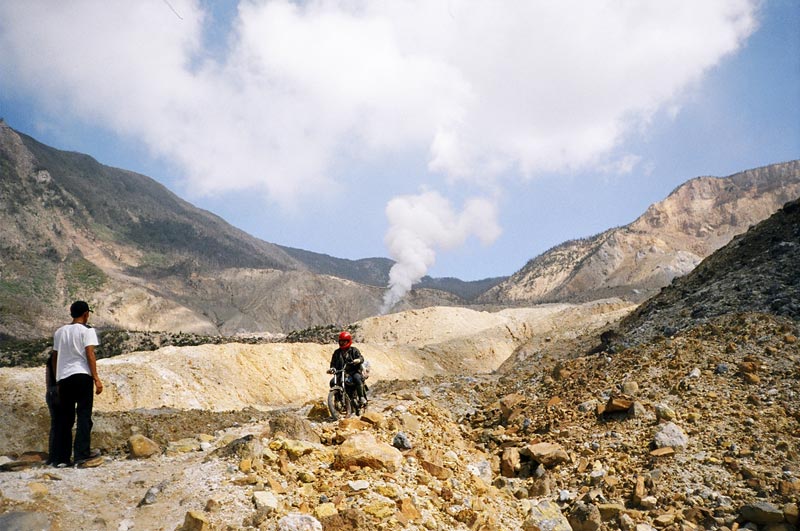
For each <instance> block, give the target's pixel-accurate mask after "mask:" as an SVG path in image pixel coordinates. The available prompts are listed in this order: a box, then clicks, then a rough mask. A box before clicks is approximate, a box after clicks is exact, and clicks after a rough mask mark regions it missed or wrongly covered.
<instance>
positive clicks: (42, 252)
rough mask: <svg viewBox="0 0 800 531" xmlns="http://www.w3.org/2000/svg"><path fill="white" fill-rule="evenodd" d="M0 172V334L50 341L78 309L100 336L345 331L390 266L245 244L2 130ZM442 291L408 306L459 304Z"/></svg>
mask: <svg viewBox="0 0 800 531" xmlns="http://www.w3.org/2000/svg"><path fill="white" fill-rule="evenodd" d="M0 175H1V176H2V178H0V271H2V273H0V274H1V275H2V276H0V334H5V335H9V336H15V337H38V336H40V335H47V334H50V333H51V332H52V329H53V327H54V326H55V325H57V324H58V323H60V322H62V321H63V319H64V315H65V314H66V310H65V308H66V307H67V306H68V305H69V303H70V301H72V300H74V299H75V298H83V299H86V300H88V301H90V302H91V303H92V304H93V306H94V307H95V309H96V312H95V317H96V319H95V323H96V324H97V325H99V326H101V327H112V328H127V329H142V330H170V331H176V332H177V331H191V332H198V333H225V334H230V333H236V332H239V331H247V332H254V331H257V332H288V331H290V330H293V329H296V328H303V327H306V326H311V325H315V324H326V323H332V322H342V323H346V322H352V321H355V320H358V319H361V318H363V317H366V316H368V315H373V314H375V313H376V312H377V311H378V309H379V308H380V306H381V303H382V296H383V293H382V291H381V289H380V286H385V285H386V279H388V271H389V268H390V267H391V265H392V262H391V261H389V260H386V259H365V260H356V261H353V260H345V259H338V258H333V257H330V256H326V255H321V254H318V253H313V252H309V251H301V250H298V249H290V248H286V247H280V246H277V245H274V244H271V243H268V242H265V241H262V240H259V239H257V238H253V237H252V236H250V235H248V234H246V233H244V232H242V231H240V230H238V229H236V228H234V227H232V226H230V225H229V224H227V223H226V222H225V221H223V220H222V219H220V218H219V217H217V216H214V215H213V214H211V213H209V212H206V211H204V210H201V209H198V208H195V207H194V206H192V205H190V204H189V203H187V202H185V201H183V200H181V199H180V198H178V197H177V196H175V195H174V194H172V193H171V192H170V191H169V190H167V189H166V188H165V187H163V186H161V185H160V184H158V183H156V182H155V181H153V180H152V179H150V178H149V177H146V176H143V175H139V174H136V173H133V172H129V171H125V170H120V169H116V168H110V167H108V166H104V165H102V164H99V163H98V162H97V161H95V160H94V159H92V158H91V157H89V156H87V155H82V154H78V153H69V152H64V151H59V150H56V149H53V148H50V147H48V146H45V145H43V144H41V143H39V142H37V141H36V140H34V139H32V138H30V137H28V136H25V135H22V134H19V133H17V132H16V131H14V130H13V129H11V128H10V127H9V126H8V125H7V124H5V123H3V122H0ZM276 230H279V228H276ZM465 284H467V285H469V283H465ZM448 286H453V285H452V284H451V283H450V284H448V283H444V284H439V285H437V286H435V287H436V288H438V289H435V290H431V289H420V290H418V291H417V292H416V293H414V294H412V296H411V297H409V298H407V299H406V300H405V301H404V304H405V306H404V307H405V308H408V307H414V305H415V304H418V303H419V304H423V305H428V304H452V303H453V302H454V301H455V302H461V301H462V299H461V298H460V297H459V296H458V295H455V294H453V293H450V292H447V291H442V289H444V290H447V289H448ZM454 287H455V288H456V289H455V292H458V291H459V290H461V291H463V288H464V286H454ZM467 291H469V290H467Z"/></svg>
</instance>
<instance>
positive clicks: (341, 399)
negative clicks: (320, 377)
mask: <svg viewBox="0 0 800 531" xmlns="http://www.w3.org/2000/svg"><path fill="white" fill-rule="evenodd" d="M328 411H330V413H331V417H333V420H339V419H340V418H347V417H349V416H350V414H351V413H352V412H353V406H352V405H351V404H350V398H349V397H348V396H347V393H343V392H341V391H339V390H337V389H331V391H330V392H329V393H328Z"/></svg>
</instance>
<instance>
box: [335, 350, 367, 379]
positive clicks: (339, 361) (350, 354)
mask: <svg viewBox="0 0 800 531" xmlns="http://www.w3.org/2000/svg"><path fill="white" fill-rule="evenodd" d="M363 364H364V356H362V355H361V352H359V350H358V349H357V348H356V347H350V348H347V349H341V348H337V349H336V350H334V351H333V356H331V368H332V369H336V370H337V371H338V370H339V369H341V368H344V370H345V372H346V373H347V374H353V373H356V372H361V366H362V365H363Z"/></svg>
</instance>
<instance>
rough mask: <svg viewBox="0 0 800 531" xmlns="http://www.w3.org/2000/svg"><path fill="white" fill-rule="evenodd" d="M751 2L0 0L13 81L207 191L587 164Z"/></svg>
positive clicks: (749, 26)
mask: <svg viewBox="0 0 800 531" xmlns="http://www.w3.org/2000/svg"><path fill="white" fill-rule="evenodd" d="M754 3H755V1H754V0H703V1H695V0H683V1H676V2H647V3H641V2H616V1H610V0H608V1H598V2H589V3H587V2H583V1H578V0H572V1H570V0H565V1H563V2H525V1H500V0H491V1H490V0H477V1H471V2H460V1H457V0H441V1H437V0H410V1H406V2H393V1H388V0H386V1H382V0H369V1H367V0H316V1H309V2H305V3H297V2H290V1H288V0H272V1H254V0H253V1H250V0H243V1H242V2H241V3H240V5H239V11H238V17H237V18H236V20H235V23H234V24H233V26H232V28H231V31H230V35H229V39H230V40H229V51H228V53H227V54H226V55H225V56H224V57H223V58H222V59H221V60H220V59H212V57H216V56H212V55H210V54H207V53H205V50H204V48H203V46H204V39H203V36H204V31H205V30H207V28H206V24H208V22H209V17H207V16H206V15H205V14H204V13H203V11H202V7H201V4H200V3H199V2H197V1H196V0H172V2H171V3H170V5H172V6H174V8H175V10H176V11H177V12H179V13H180V14H181V18H178V17H176V16H174V15H173V13H171V12H170V11H169V9H168V6H167V4H165V3H163V2H155V1H153V2H127V1H107V0H74V1H71V2H56V3H53V2H50V1H48V0H29V1H26V2H3V3H2V5H0V43H1V44H2V50H3V52H2V54H1V55H0V67H1V68H2V70H3V73H4V75H3V76H2V77H3V83H4V84H8V85H13V86H14V87H15V88H17V89H18V90H28V91H33V92H36V93H38V94H39V96H40V97H41V99H42V100H43V101H45V102H48V103H49V104H50V105H51V107H52V108H54V109H55V108H58V109H59V110H60V111H63V110H66V111H68V112H72V113H75V114H78V115H80V116H83V117H85V118H86V119H87V120H90V121H96V122H98V123H100V124H103V125H105V126H107V127H110V128H112V129H114V130H116V131H118V132H120V133H123V134H126V135H131V136H134V137H136V138H138V139H141V140H143V141H144V142H145V143H146V144H147V145H148V146H149V147H150V149H151V150H152V151H153V153H154V154H157V155H161V156H164V157H166V158H167V159H169V160H173V161H175V162H177V163H178V164H179V166H180V167H181V168H183V170H184V173H185V175H186V178H187V179H189V180H190V181H191V182H192V183H193V184H194V186H196V187H197V188H198V190H199V191H201V192H203V191H205V192H214V191H224V190H229V189H234V190H241V189H248V188H255V189H263V190H265V191H266V192H267V193H268V194H269V195H270V196H272V197H273V198H274V199H277V200H279V201H280V200H286V201H291V200H293V199H295V198H296V196H298V195H300V194H304V193H314V191H316V190H320V188H319V186H321V185H324V184H325V182H326V181H328V180H329V179H331V177H332V175H331V173H332V171H331V168H332V167H333V165H334V164H335V163H336V162H337V161H339V160H340V159H342V158H347V157H348V156H352V155H353V152H357V153H363V152H364V151H367V152H370V153H374V154H377V155H380V154H381V153H383V152H386V151H393V150H408V149H419V150H420V151H421V152H427V158H428V161H429V169H430V170H431V171H432V172H436V173H441V174H443V175H445V176H447V177H449V178H450V179H459V178H467V179H473V180H476V181H484V180H487V179H492V178H494V177H496V176H498V175H502V174H504V173H508V172H512V173H515V174H522V175H525V176H533V175H535V174H536V173H537V172H541V171H554V170H555V171H557V170H563V169H567V168H576V167H581V166H583V165H586V164H591V163H593V162H594V161H596V159H597V157H599V156H601V155H604V154H606V153H608V152H609V151H610V150H611V149H613V148H614V147H615V146H617V145H618V144H619V142H620V140H621V139H622V138H623V136H624V135H625V133H626V132H627V131H629V130H630V128H631V127H633V126H636V124H637V123H639V122H641V121H642V120H646V119H647V118H648V117H649V116H650V115H651V114H652V113H653V112H655V111H656V110H658V109H659V108H661V107H664V106H666V105H671V106H674V105H675V103H676V97H677V96H678V95H680V94H681V92H682V91H683V90H685V89H686V87H687V86H689V85H690V84H691V83H692V82H694V81H696V80H698V79H699V78H700V76H701V75H702V74H703V73H704V72H705V71H706V70H707V69H708V68H710V67H712V66H713V65H715V64H716V63H718V62H719V60H720V59H721V58H722V57H723V56H725V55H726V54H729V53H731V52H734V51H735V50H737V48H738V47H739V46H741V44H742V42H743V40H744V39H745V38H746V37H747V36H748V35H749V33H750V32H752V31H753V29H754V25H755V21H754V10H755V7H754Z"/></svg>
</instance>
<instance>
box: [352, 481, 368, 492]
mask: <svg viewBox="0 0 800 531" xmlns="http://www.w3.org/2000/svg"><path fill="white" fill-rule="evenodd" d="M347 486H348V487H350V490H352V491H353V492H359V491H362V490H367V489H368V488H369V481H367V480H366V479H359V480H357V481H348V482H347Z"/></svg>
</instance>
